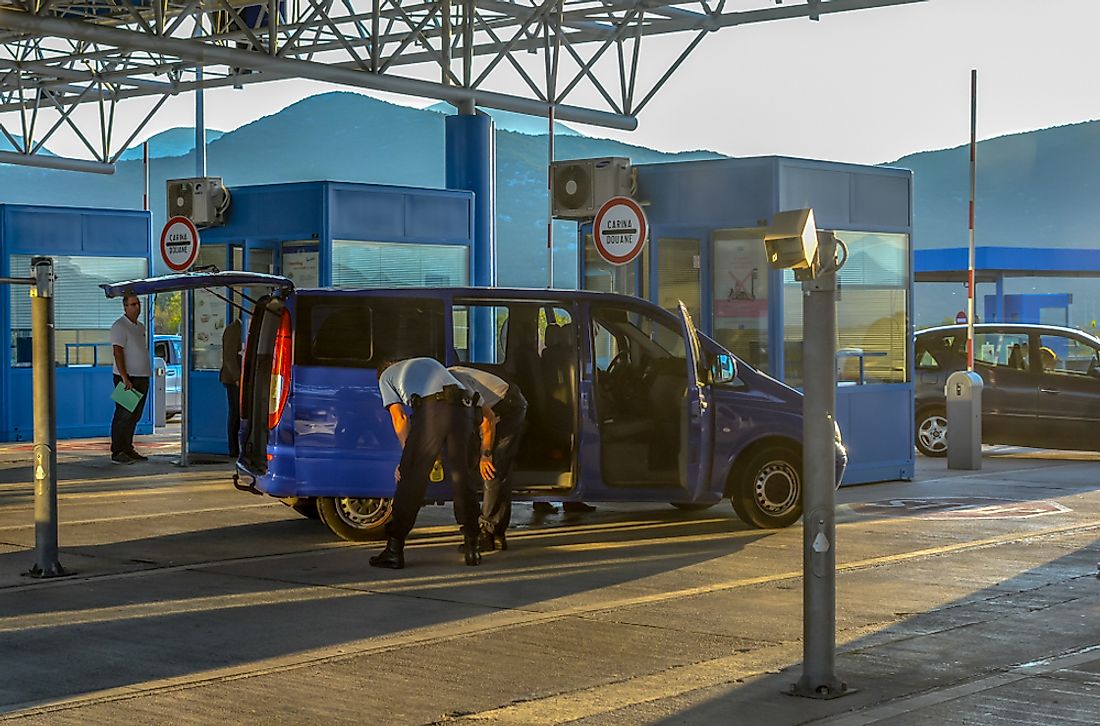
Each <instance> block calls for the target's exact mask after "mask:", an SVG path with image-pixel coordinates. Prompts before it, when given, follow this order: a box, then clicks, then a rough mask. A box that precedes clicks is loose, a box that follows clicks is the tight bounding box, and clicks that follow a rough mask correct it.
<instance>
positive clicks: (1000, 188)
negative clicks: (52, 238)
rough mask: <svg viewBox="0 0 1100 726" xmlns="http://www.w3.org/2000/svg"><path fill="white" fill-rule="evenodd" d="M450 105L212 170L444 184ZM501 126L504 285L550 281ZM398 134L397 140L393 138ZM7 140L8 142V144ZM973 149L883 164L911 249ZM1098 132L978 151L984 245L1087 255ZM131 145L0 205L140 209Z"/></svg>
mask: <svg viewBox="0 0 1100 726" xmlns="http://www.w3.org/2000/svg"><path fill="white" fill-rule="evenodd" d="M446 112H450V107H449V106H448V105H446V104H437V105H436V106H432V107H429V108H426V109H415V108H409V107H405V106H398V105H394V104H391V103H387V102H385V101H380V100H377V99H373V98H370V97H368V96H364V95H361V94H357V93H350V92H333V93H325V94H320V95H317V96H312V97H309V98H306V99H303V100H301V101H299V102H297V103H294V104H292V105H290V106H288V107H287V108H285V109H283V110H282V111H280V112H278V113H276V114H273V115H270V116H266V117H264V118H261V119H258V120H256V121H254V122H252V123H249V124H247V125H244V126H242V127H240V128H238V129H234V130H231V131H224V132H223V131H217V130H213V129H208V130H207V141H208V143H207V171H208V173H209V174H211V175H215V176H221V177H222V179H223V181H224V182H225V183H226V185H227V186H229V187H230V188H232V187H234V186H242V185H248V184H261V183H272V182H290V181H305V180H317V179H329V180H337V181H354V182H371V183H385V184H401V185H412V186H429V187H442V186H443V185H444V162H443V159H444V148H443V147H444V133H443V123H444V122H443V119H444V113H446ZM492 115H493V117H494V120H495V122H496V127H497V188H498V192H499V194H498V200H497V211H498V219H497V223H498V255H499V259H498V269H499V281H500V283H501V284H505V285H520V286H542V285H544V284H545V278H546V272H545V269H546V268H545V255H544V252H543V250H544V249H545V242H546V240H545V234H546V232H545V230H546V211H547V209H546V207H547V203H546V191H545V189H546V186H545V185H546V182H545V169H546V160H547V139H546V120H545V119H532V118H529V117H525V116H521V115H518V114H509V113H505V112H497V111H493V112H492ZM395 130H399V131H397V132H395ZM4 141H5V142H6V140H4ZM149 143H150V153H151V157H152V159H151V163H150V189H151V191H150V196H151V199H152V200H153V205H152V206H153V228H154V229H159V228H160V226H161V225H162V224H163V221H164V214H163V203H162V202H161V201H160V200H161V199H162V196H161V194H162V192H161V191H160V190H163V189H164V182H165V180H166V179H172V178H181V177H190V176H194V175H195V162H194V157H193V151H194V130H193V129H191V128H187V127H178V128H173V129H169V130H168V131H165V132H163V133H160V134H157V135H156V136H153V137H151V138H150V139H149ZM555 156H556V158H559V159H568V158H585V157H600V156H626V157H629V158H630V159H631V160H632V162H633V163H636V164H646V163H660V162H672V161H686V160H696V159H709V158H722V155H720V154H716V153H714V152H710V151H705V150H700V151H690V152H682V153H665V152H660V151H654V150H652V149H647V148H644V147H642V146H637V145H630V144H626V143H622V142H619V141H613V140H608V139H600V138H593V137H589V136H586V135H583V134H581V133H579V132H577V131H576V130H574V129H572V128H569V127H568V126H566V125H564V124H560V123H559V124H557V126H556V127H555ZM968 159H969V154H968V148H967V147H966V146H960V147H956V148H952V149H943V150H938V151H925V152H920V153H914V154H911V155H908V156H904V157H902V158H900V159H896V160H894V161H891V162H887V165H889V166H900V167H905V168H909V169H912V170H913V171H914V173H915V177H914V178H915V182H914V243H915V245H916V246H917V247H918V248H932V247H958V246H965V245H966V243H967V213H966V209H967V196H968V188H969V177H968ZM1098 162H1100V122H1098V121H1093V122H1087V123H1081V124H1074V125H1070V126H1061V127H1056V128H1049V129H1043V130H1040V131H1032V132H1027V133H1021V134H1013V135H1010V136H1004V137H999V138H994V139H989V140H986V141H982V142H980V143H979V145H978V172H977V174H978V176H977V179H978V199H977V206H976V210H977V211H976V227H977V233H976V236H977V239H978V243H979V244H986V245H1009V246H1035V247H1042V246H1065V247H1090V246H1095V245H1096V243H1095V242H1094V241H1093V237H1092V235H1093V230H1095V229H1096V228H1097V227H1098V223H1100V205H1097V204H1096V203H1095V202H1094V200H1095V199H1096V197H1097V193H1098V192H1100V172H1098V171H1097V170H1098V169H1100V163H1098ZM142 179H143V175H142V162H141V146H140V144H138V145H136V146H134V147H133V148H131V149H128V150H127V151H126V152H125V153H124V154H123V155H122V157H121V160H120V161H119V162H118V164H117V165H116V172H115V174H114V175H113V176H110V177H102V176H98V175H91V174H80V173H75V172H63V171H54V170H46V169H35V168H30V167H18V166H3V167H0V199H2V200H3V201H5V202H9V203H27V204H65V205H70V206H91V207H114V208H137V207H140V205H141V199H142V191H143V190H142ZM555 226H556V230H555V250H556V255H555V271H556V273H560V276H556V284H558V285H563V286H570V285H574V284H576V279H575V275H576V249H575V239H574V233H573V225H572V224H571V223H560V224H558V225H555Z"/></svg>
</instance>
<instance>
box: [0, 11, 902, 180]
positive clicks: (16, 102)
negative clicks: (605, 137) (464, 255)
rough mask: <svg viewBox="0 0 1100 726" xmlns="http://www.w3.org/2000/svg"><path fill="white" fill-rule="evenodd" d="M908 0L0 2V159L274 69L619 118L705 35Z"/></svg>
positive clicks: (112, 151) (126, 137)
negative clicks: (658, 46) (656, 45)
mask: <svg viewBox="0 0 1100 726" xmlns="http://www.w3.org/2000/svg"><path fill="white" fill-rule="evenodd" d="M923 1H924V0H791V1H789V2H786V3H784V2H783V0H731V1H730V2H726V0H695V1H690V2H659V1H658V0H425V1H417V0H412V1H409V0H404V1H403V0H289V1H288V0H281V1H280V0H268V1H267V2H262V3H258V4H257V3H256V2H255V0H82V1H80V0H75V1H74V0H0V43H2V49H0V133H2V134H3V135H4V136H5V137H6V138H7V141H8V142H9V143H10V144H11V145H12V146H13V147H14V148H15V149H16V151H15V152H9V153H7V154H5V155H4V156H3V157H0V162H11V161H20V160H21V159H22V161H25V162H29V163H32V164H35V165H38V166H63V165H64V164H63V162H66V161H73V162H78V164H83V165H84V167H83V168H84V170H93V171H96V170H99V171H105V170H109V165H111V164H113V163H114V162H115V161H116V160H117V159H118V157H119V155H120V154H121V153H122V152H123V151H124V150H125V149H126V148H127V147H128V146H129V145H130V144H131V143H132V142H133V140H134V139H135V138H136V137H137V136H138V134H140V133H141V130H142V129H143V128H144V126H145V124H146V123H148V121H149V119H151V118H152V117H153V116H154V115H155V114H156V112H157V110H158V109H159V108H160V107H161V105H162V104H163V103H164V102H165V100H167V99H168V98H169V97H170V96H172V95H174V94H178V93H180V92H183V91H189V90H194V89H197V88H219V87H225V86H234V87H240V86H244V85H246V84H251V83H260V82H263V81H271V80H278V79H287V78H300V79H311V80H316V81H326V82H331V83H336V84H341V85H345V86H351V87H357V88H364V89H372V90H377V91H389V92H393V93H399V94H405V95H411V96H419V97H423V98H431V99H441V100H445V101H449V102H451V103H454V104H455V105H457V106H460V107H463V108H465V109H466V110H470V109H472V108H473V107H474V106H475V105H477V106H485V107H489V108H497V109H504V110H509V111H516V112H519V113H526V114H531V115H541V116H547V115H549V113H550V109H551V107H553V112H554V114H555V116H556V117H557V118H558V119H561V120H566V121H575V122H579V123H587V124H596V125H602V126H607V127H612V128H618V129H627V130H631V129H634V128H635V127H636V126H637V121H636V118H635V117H636V116H637V114H638V113H639V112H640V111H641V110H642V109H643V108H645V106H646V105H647V104H648V103H649V102H650V101H651V100H652V98H653V97H654V94H656V93H657V91H658V90H659V89H660V88H661V86H662V85H664V83H665V82H666V81H667V80H668V79H669V78H670V77H671V75H672V74H673V73H674V72H675V71H676V69H677V68H678V67H679V66H680V64H681V63H682V62H683V61H684V59H685V58H686V57H687V56H688V55H689V54H690V53H691V51H692V50H693V49H694V48H695V47H696V46H697V45H698V44H699V42H700V41H701V40H702V39H703V37H704V36H706V35H707V34H708V33H711V32H714V31H717V30H719V29H721V28H727V27H731V26H736V25H746V24H750V23H761V22H767V21H772V20H782V19H790V18H809V19H812V20H816V19H818V18H819V17H821V16H822V15H827V14H830V13H838V12H846V11H852V10H862V9H868V8H875V7H883V6H890V5H903V4H909V3H913V2H923ZM658 35H668V36H672V37H671V38H669V39H667V40H665V41H662V52H661V53H660V54H658V56H654V59H653V60H652V61H651V60H649V59H650V55H647V54H646V53H643V52H642V49H643V39H645V38H647V37H649V36H658ZM651 43H652V42H651ZM651 43H650V44H647V45H646V47H650V48H651V47H652V44H651ZM669 49H671V52H672V53H673V60H672V62H671V63H670V62H669V52H670V50H669ZM516 88H520V89H522V91H520V92H516V91H515V90H511V89H516ZM505 89H510V90H505ZM141 98H144V99H145V103H139V102H136V101H135V102H134V103H131V104H128V106H127V110H128V111H136V112H137V113H136V114H135V113H128V114H127V116H128V117H134V116H136V117H138V120H137V121H136V122H135V121H133V120H130V121H129V122H128V123H126V124H125V128H122V129H121V130H118V132H117V133H116V114H117V108H118V104H120V103H121V102H123V101H131V100H133V99H141ZM85 104H95V105H94V106H90V107H88V108H87V109H82V108H81V107H82V106H84V105H85ZM120 125H121V124H120ZM62 129H64V130H65V133H70V134H75V136H76V137H77V138H79V139H80V140H81V141H82V142H83V145H84V147H85V148H86V149H87V151H88V155H89V158H88V159H81V160H57V161H56V162H54V161H52V159H56V157H48V156H45V155H42V156H36V155H38V154H39V152H41V151H42V150H43V149H44V148H45V146H46V144H47V142H48V141H49V140H50V138H51V137H53V136H54V134H55V133H58V132H59V131H60V130H62ZM20 157H21V159H20ZM29 157H34V160H33V161H32V160H31V159H30V158H29ZM97 165H98V166H99V167H106V168H98V167H97ZM65 168H71V167H69V166H66V167H65Z"/></svg>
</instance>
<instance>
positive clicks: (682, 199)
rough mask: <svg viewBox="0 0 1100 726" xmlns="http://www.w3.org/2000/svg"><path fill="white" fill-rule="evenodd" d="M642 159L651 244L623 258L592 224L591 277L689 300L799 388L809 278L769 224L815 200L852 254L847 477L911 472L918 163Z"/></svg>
mask: <svg viewBox="0 0 1100 726" xmlns="http://www.w3.org/2000/svg"><path fill="white" fill-rule="evenodd" d="M634 169H635V170H636V172H637V179H636V181H637V192H636V194H635V195H634V198H635V199H636V200H637V201H638V202H640V203H641V204H642V205H643V207H644V208H645V210H646V215H647V216H648V219H649V226H650V233H649V242H648V243H647V244H646V247H645V249H643V250H642V253H641V254H640V255H639V256H638V258H637V259H636V260H635V261H633V262H631V263H628V264H625V265H621V266H616V265H612V264H610V263H609V262H607V261H606V260H605V259H603V258H602V257H601V256H600V255H599V254H598V252H597V250H596V248H595V246H594V244H593V240H592V226H591V224H585V225H582V226H581V227H580V229H579V235H580V239H579V240H578V245H579V246H581V248H582V249H583V250H584V254H583V255H581V256H580V262H579V264H580V269H579V270H578V279H579V280H581V281H582V282H581V284H582V285H583V287H584V288H586V289H590V290H605V291H614V292H620V293H625V294H630V295H638V296H640V297H643V298H646V299H648V300H651V301H653V302H656V303H657V304H659V305H661V306H662V307H665V308H668V309H673V308H675V306H676V304H677V301H678V300H683V302H684V303H685V304H686V305H687V307H688V310H689V311H690V312H691V314H692V316H693V317H694V318H695V320H696V321H697V322H698V326H699V328H700V329H701V330H703V331H704V332H705V333H707V334H708V335H710V336H711V337H713V338H714V339H715V340H717V341H718V342H719V343H721V344H722V345H724V346H725V347H727V348H729V349H730V350H731V351H732V352H734V353H736V354H737V355H738V356H739V357H740V358H741V359H743V360H745V361H747V362H748V363H750V364H751V365H753V366H755V367H757V368H760V369H763V370H764V371H766V372H768V373H769V374H770V375H772V376H774V377H776V378H778V379H780V380H782V381H785V382H786V383H787V384H789V385H791V386H795V387H800V386H801V385H802V378H803V375H802V373H803V372H802V340H803V330H802V288H801V283H798V282H796V281H795V279H794V275H793V274H792V272H791V271H790V270H786V271H781V270H772V269H770V268H769V266H768V261H767V259H766V257H765V253H764V242H763V231H764V227H765V226H766V225H767V224H768V222H769V221H770V220H771V218H772V217H773V216H774V215H775V214H776V213H777V212H780V211H785V210H791V209H801V208H805V207H812V208H813V210H814V216H815V218H816V221H817V226H818V229H827V230H831V231H834V232H835V233H836V234H837V237H839V238H840V239H841V240H842V241H843V242H844V243H845V244H846V245H847V248H848V253H849V254H848V259H847V261H846V263H845V265H844V267H843V268H842V269H841V270H840V272H839V275H838V277H839V284H840V293H839V296H838V303H837V333H838V355H837V361H836V364H837V373H838V388H837V403H836V406H837V410H836V418H837V421H838V423H839V424H840V427H841V430H842V431H843V434H844V439H845V444H846V445H847V447H848V451H849V455H850V463H849V467H848V471H847V473H846V474H845V476H844V483H845V484H859V483H865V482H872V481H886V480H892V479H910V478H912V476H913V469H914V451H913V426H914V421H913V416H914V412H913V383H912V374H911V371H912V365H911V361H912V337H913V336H912V332H913V326H912V292H913V275H912V221H911V220H912V215H911V209H912V172H910V171H908V170H904V169H890V168H884V167H870V166H862V165H855V164H838V163H831V162H822V161H812V160H806V159H793V158H785V157H759V158H747V159H719V160H707V161H694V162H683V163H670V164H643V165H638V166H635V167H634Z"/></svg>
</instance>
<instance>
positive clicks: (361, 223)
mask: <svg viewBox="0 0 1100 726" xmlns="http://www.w3.org/2000/svg"><path fill="white" fill-rule="evenodd" d="M331 198H332V201H331V206H330V207H329V213H330V214H331V222H330V224H331V225H332V237H333V239H356V240H370V241H375V242H379V241H398V240H404V238H405V236H406V232H405V195H404V194H402V193H401V192H398V191H380V190H376V191H374V192H372V193H368V194H364V193H363V192H362V191H360V190H353V189H333V191H332V195H331Z"/></svg>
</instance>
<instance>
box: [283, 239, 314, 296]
mask: <svg viewBox="0 0 1100 726" xmlns="http://www.w3.org/2000/svg"><path fill="white" fill-rule="evenodd" d="M283 277H285V278H287V279H288V280H290V281H291V282H293V283H294V287H318V286H320V284H321V254H320V252H318V251H317V248H313V249H297V250H288V249H285V248H284V249H283Z"/></svg>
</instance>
